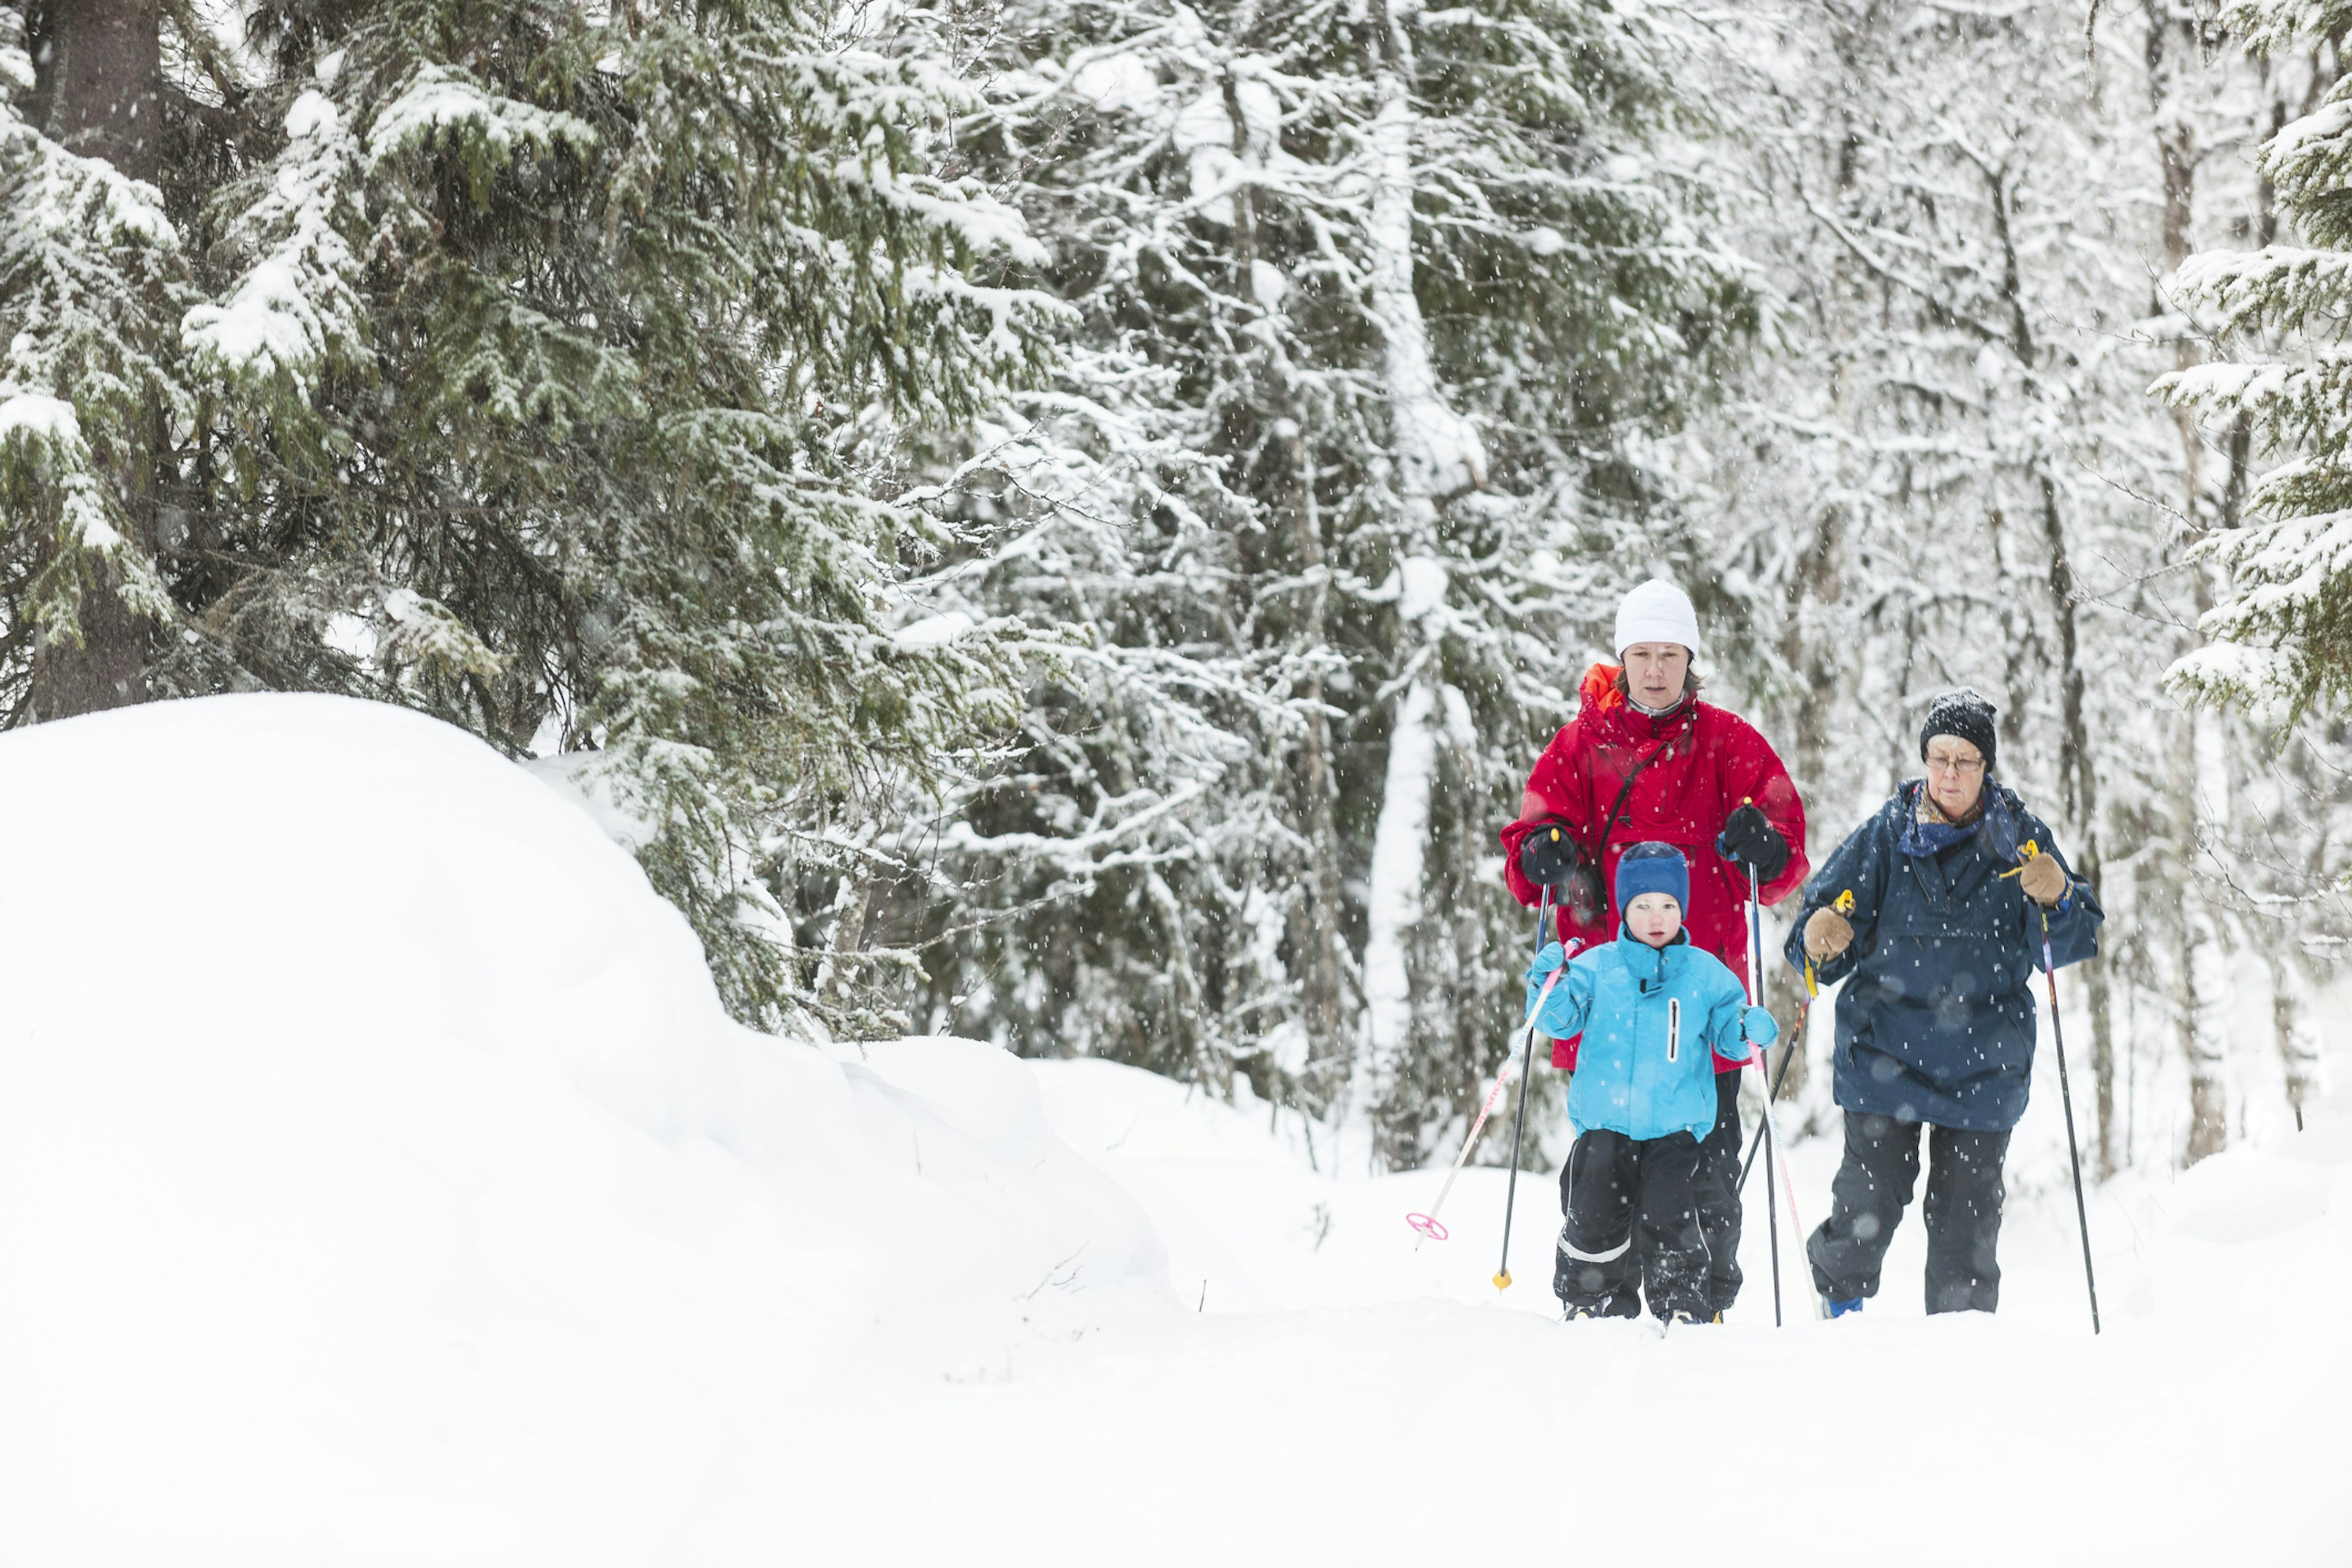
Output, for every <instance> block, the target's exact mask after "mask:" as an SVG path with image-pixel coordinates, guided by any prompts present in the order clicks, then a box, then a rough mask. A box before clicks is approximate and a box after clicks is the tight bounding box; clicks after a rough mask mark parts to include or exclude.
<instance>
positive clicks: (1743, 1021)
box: [1739, 1007, 1780, 1046]
mask: <svg viewBox="0 0 2352 1568" xmlns="http://www.w3.org/2000/svg"><path fill="white" fill-rule="evenodd" d="M1739 1037H1740V1038H1741V1039H1744V1040H1746V1041H1747V1042H1748V1044H1749V1045H1751V1046H1769V1045H1770V1044H1771V1043H1772V1042H1773V1041H1775V1040H1777V1039H1779V1038H1780V1020H1778V1019H1776V1018H1775V1017H1773V1016H1772V1009H1770V1008H1769V1007H1750V1008H1748V1010H1747V1011H1746V1012H1744V1013H1742V1014H1741V1015H1740V1016H1739Z"/></svg>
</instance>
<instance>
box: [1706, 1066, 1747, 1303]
mask: <svg viewBox="0 0 2352 1568" xmlns="http://www.w3.org/2000/svg"><path fill="white" fill-rule="evenodd" d="M1739 1152H1740V1150H1739V1075H1738V1073H1736V1072H1719V1073H1717V1074H1716V1075H1715V1130H1714V1131H1711V1132H1709V1133H1708V1134H1707V1135H1706V1142H1704V1143H1701V1144H1700V1145H1699V1146H1698V1181H1697V1184H1696V1188H1695V1191H1696V1194H1697V1197H1698V1227H1699V1229H1700V1230H1702V1231H1704V1232H1705V1233H1706V1257H1707V1268H1706V1311H1705V1312H1703V1313H1701V1314H1700V1316H1701V1317H1712V1316H1714V1315H1715V1314H1716V1313H1717V1312H1724V1311H1728V1310H1730V1309H1731V1303H1732V1302H1734V1301H1736V1300H1738V1299H1739Z"/></svg>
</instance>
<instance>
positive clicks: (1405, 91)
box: [1349, 3, 1486, 1165]
mask: <svg viewBox="0 0 2352 1568" xmlns="http://www.w3.org/2000/svg"><path fill="white" fill-rule="evenodd" d="M1383 20H1384V24H1385V25H1384V26H1383V28H1382V34H1381V38H1382V48H1383V53H1384V59H1383V64H1382V68H1381V72H1380V76H1379V85H1380V110H1379V112H1378V113H1377V114H1376V115H1375V117H1374V119H1373V121H1372V134H1371V144H1372V157H1373V168H1372V206H1371V221H1370V234H1369V239H1370V247H1369V248H1370V268H1369V271H1370V296H1371V298H1370V304H1371V313H1372V316H1373V319H1374V320H1375V321H1378V322H1379V324H1380V329H1381V338H1382V343H1381V382H1382V389H1383V391H1385V393H1386V394H1387V398H1388V405H1389V407H1388V413H1389V431H1390V435H1389V444H1390V453H1391V459H1392V460H1393V462H1394V465H1395V484H1396V503H1397V527H1396V563H1397V582H1398V584H1399V595H1398V602H1397V610H1398V648H1397V660H1396V663H1397V668H1399V669H1401V670H1402V669H1408V668H1410V669H1412V674H1411V676H1410V677H1409V678H1408V679H1407V680H1406V683H1405V687H1404V690H1403V691H1402V694H1401V696H1400V697H1399V699H1398V701H1397V710H1396V721H1395V723H1394V725H1393V727H1392V728H1391V731H1390V733H1389V756H1388V773H1387V778H1386V781H1385V782H1384V784H1382V787H1381V812H1380V819H1379V822H1378V825H1377V826H1376V827H1375V828H1374V830H1373V836H1372V863H1371V868H1370V889H1369V892H1368V901H1369V910H1368V911H1367V914H1368V919H1367V929H1366V932H1365V942H1364V970H1363V985H1364V1026H1363V1030H1362V1033H1361V1036H1360V1042H1361V1043H1360V1047H1359V1049H1358V1051H1357V1056H1356V1067H1355V1072H1354V1074H1353V1081H1352V1083H1351V1085H1350V1089H1349V1094H1350V1097H1351V1098H1352V1099H1353V1100H1354V1101H1355V1103H1356V1104H1358V1105H1359V1106H1361V1107H1363V1108H1364V1109H1365V1110H1368V1111H1369V1112H1370V1115H1371V1117H1372V1120H1373V1124H1374V1127H1375V1129H1376V1137H1375V1145H1374V1148H1375V1153H1376V1157H1377V1158H1379V1159H1381V1160H1383V1161H1385V1162H1387V1163H1391V1165H1393V1164H1395V1163H1399V1162H1409V1161H1411V1160H1413V1159H1416V1158H1418V1156H1419V1153H1420V1151H1419V1150H1418V1149H1417V1148H1409V1147H1407V1146H1406V1143H1405V1141H1406V1140H1408V1139H1410V1138H1411V1137H1412V1132H1411V1130H1410V1129H1409V1128H1406V1127H1404V1126H1402V1125H1400V1126H1398V1127H1397V1128H1395V1129H1393V1130H1385V1129H1383V1126H1382V1124H1383V1121H1384V1113H1386V1112H1387V1111H1389V1110H1391V1109H1392V1108H1391V1107H1390V1105H1389V1101H1390V1100H1391V1098H1392V1096H1393V1092H1394V1089H1395V1087H1396V1080H1397V1074H1398V1069H1399V1068H1400V1067H1401V1065H1402V1063H1403V1061H1404V1060H1405V1058H1406V1055H1407V1053H1408V1052H1409V1050H1410V1049H1411V1046H1412V1023H1413V995H1412V964H1411V960H1410V954H1409V953H1408V952H1407V951H1406V943H1407V940H1408V938H1409V937H1410V936H1411V935H1412V933H1413V932H1414V931H1416V930H1417V929H1418V928H1419V927H1420V925H1421V923H1422V912H1423V911H1422V907H1421V906H1422V896H1423V877H1422V871H1423V861H1424V857H1425V855H1426V853H1427V848H1428V842H1429V822H1430V795H1431V791H1432V788H1433V785H1434V784H1435V782H1436V778H1437V768H1438V745H1439V726H1440V724H1441V723H1442V722H1443V718H1442V712H1443V710H1444V705H1445V704H1444V695H1443V694H1442V692H1441V688H1442V686H1443V684H1444V671H1443V668H1442V666H1441V660H1440V658H1439V647H1438V643H1439V639H1440V637H1441V635H1442V631H1441V628H1442V623H1443V616H1442V615H1441V614H1440V612H1441V611H1442V610H1443V609H1444V604H1445V595H1446V588H1447V573H1446V569H1445V564H1444V561H1443V560H1442V559H1441V558H1440V556H1439V554H1438V541H1437V506H1438V501H1439V500H1440V499H1441V498H1442V497H1443V496H1445V495H1447V494H1450V493H1452V492H1454V491H1455V490H1458V489H1467V488H1469V487H1471V486H1473V485H1475V484H1477V483H1479V482H1480V481H1481V480H1483V479H1484V478H1485V468H1486V456H1485V453H1484V451H1483V450H1482V449H1481V447H1479V444H1478V438H1477V436H1476V433H1475V431H1473V430H1472V429H1471V428H1470V426H1469V424H1468V422H1467V421H1466V420H1465V419H1464V418H1463V417H1462V416H1460V415H1458V414H1456V413H1455V412H1454V410H1453V409H1452V408H1451V407H1449V406H1448V405H1446V403H1445V401H1444V397H1443V396H1442V395H1440V393H1439V391H1438V386H1437V376H1436V373H1435V371H1434V370H1433V368H1432V366H1431V364H1430V358H1429V333H1428V330H1427V327H1426V325H1425V324H1424V323H1423V320H1422V315H1421V301H1420V300H1419V298H1418V297H1417V296H1416V295H1415V294H1414V292H1413V248H1412V232H1413V211H1412V194H1413V180H1412V153H1413V134H1414V113H1413V109H1412V46H1411V43H1410V40H1409V38H1408V37H1407V35H1406V31H1405V27H1404V23H1403V20H1402V16H1400V15H1399V13H1398V10H1397V7H1396V5H1394V4H1393V3H1391V5H1390V6H1389V8H1388V10H1387V12H1386V14H1385V16H1384V18H1383Z"/></svg>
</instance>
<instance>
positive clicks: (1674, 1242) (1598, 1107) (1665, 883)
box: [1528, 844, 1780, 1322]
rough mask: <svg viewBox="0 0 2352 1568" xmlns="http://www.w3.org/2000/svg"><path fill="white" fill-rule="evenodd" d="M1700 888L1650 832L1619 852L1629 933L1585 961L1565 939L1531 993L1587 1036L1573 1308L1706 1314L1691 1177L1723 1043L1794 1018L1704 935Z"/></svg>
mask: <svg viewBox="0 0 2352 1568" xmlns="http://www.w3.org/2000/svg"><path fill="white" fill-rule="evenodd" d="M1689 899H1690V868H1689V867H1688V866H1687V865H1686V864H1685V862H1684V860H1683V858H1682V852H1681V851H1680V850H1677V849H1676V848H1675V847H1674V846H1672V845H1670V844H1636V845H1634V846H1633V847H1632V848H1630V849H1628V850H1626V851H1625V854H1624V856H1623V858H1622V859H1621V860H1619V862H1618V865H1617V908H1618V909H1619V910H1622V911H1623V914H1624V923H1623V924H1622V926H1621V927H1620V928H1619V930H1618V933H1617V939H1616V940H1615V941H1614V942H1606V943H1604V944H1602V945H1601V946H1599V947H1595V948H1591V949H1588V950H1587V951H1585V952H1580V953H1578V954H1577V955H1576V957H1575V959H1574V960H1573V961H1572V962H1570V961H1567V960H1566V956H1565V954H1564V953H1563V952H1562V951H1561V948H1560V945H1559V943H1558V942H1553V943H1551V944H1549V946H1547V947H1546V948H1545V949H1544V950H1543V952H1540V953H1538V954H1537V955H1536V961H1535V964H1534V966H1533V967H1531V968H1530V969H1529V970H1528V1005H1530V1006H1534V1005H1537V999H1538V996H1541V997H1542V1004H1541V1009H1540V1011H1539V1012H1538V1014H1537V1015H1536V1017H1535V1027H1536V1031H1537V1032H1538V1034H1543V1035H1549V1036H1550V1037H1552V1038H1554V1039H1564V1038H1566V1037H1570V1036H1572V1035H1575V1034H1577V1033H1579V1032H1581V1033H1582V1034H1583V1036H1584V1043H1583V1045H1582V1046H1581V1047H1580V1048H1579V1049H1578V1052H1577V1058H1576V1075H1575V1077H1574V1078H1573V1079H1571V1080H1570V1086H1569V1093H1568V1120H1569V1123H1570V1126H1571V1127H1573V1128H1574V1129H1575V1131H1576V1142H1575V1143H1574V1144H1573V1145H1572V1146H1571V1147H1570V1150H1569V1152H1568V1166H1567V1168H1566V1169H1565V1170H1563V1171H1562V1172H1561V1173H1560V1177H1559V1201H1560V1209H1561V1212H1562V1213H1563V1214H1564V1215H1566V1216H1567V1218H1566V1223H1564V1224H1563V1225H1562V1226H1561V1227H1560V1233H1559V1259H1558V1262H1557V1265H1556V1267H1555V1268H1554V1269H1553V1274H1552V1290H1553V1292H1554V1293H1555V1294H1556V1295H1558V1296H1559V1299H1560V1301H1561V1304H1562V1305H1563V1306H1565V1307H1566V1308H1567V1310H1568V1315H1569V1317H1570V1318H1571V1319H1574V1318H1591V1317H1624V1318H1632V1317H1638V1316H1640V1315H1641V1311H1642V1300H1641V1294H1639V1293H1637V1292H1638V1291H1643V1290H1645V1291H1646V1293H1647V1295H1648V1297H1649V1300H1650V1310H1651V1311H1652V1312H1653V1313H1654V1314H1655V1315H1656V1316H1657V1317H1658V1318H1659V1319H1660V1320H1661V1321H1680V1322H1692V1321H1697V1320H1698V1319H1699V1318H1701V1317H1703V1316H1704V1315H1705V1313H1706V1275H1707V1256H1706V1238H1705V1237H1704V1236H1703V1235H1702V1234H1701V1233H1700V1230H1699V1223H1698V1205H1697V1203H1696V1199H1695V1198H1694V1196H1693V1194H1692V1192H1691V1185H1692V1183H1693V1181H1694V1180H1695V1179H1696V1176H1697V1173H1698V1162H1699V1142H1700V1140H1702V1139H1704V1138H1705V1137H1706V1135H1707V1133H1708V1131H1710V1130H1711V1129H1712V1128H1713V1127H1714V1126H1715V1118H1716V1098H1715V1066H1714V1062H1713V1060H1712V1056H1713V1055H1717V1054H1719V1055H1721V1056H1722V1057H1723V1058H1724V1059H1725V1060H1727V1061H1741V1060H1744V1059H1746V1058H1747V1057H1748V1055H1749V1047H1750V1045H1751V1043H1752V1044H1754V1045H1759V1046H1765V1045H1770V1044H1771V1043H1772V1042H1773V1040H1775V1039H1776V1038H1778V1037H1779V1035H1780V1029H1779V1026H1777V1025H1775V1024H1774V1023H1773V1021H1772V1015H1771V1014H1770V1013H1769V1012H1767V1011H1765V1009H1763V1008H1762V1007H1752V1006H1750V1005H1748V993H1747V991H1746V989H1745V988H1744V987H1743V986H1742V985H1741V984H1740V982H1739V978H1738V976H1737V975H1735V974H1733V973H1731V971H1730V970H1728V969H1727V968H1725V967H1724V965H1723V963H1722V961H1721V960H1720V959H1718V958H1717V957H1716V956H1715V955H1714V954H1713V953H1711V952H1705V951H1703V950H1701V949H1699V948H1696V947H1693V946H1692V945H1691V944H1690V940H1689V938H1688V937H1687V936H1686V935H1685V933H1684V931H1683V929H1682V911H1683V909H1684V907H1685V904H1687V903H1688V901H1689ZM1563 962H1566V963H1567V970H1566V973H1562V974H1561V975H1560V976H1559V980H1558V981H1557V982H1556V983H1555V984H1552V986H1551V989H1550V992H1549V994H1548V995H1546V994H1544V989H1543V988H1544V984H1545V982H1546V981H1547V980H1548V979H1549V978H1550V976H1551V974H1552V972H1553V971H1555V970H1558V969H1559V968H1560V966H1561V964H1562V963H1563Z"/></svg>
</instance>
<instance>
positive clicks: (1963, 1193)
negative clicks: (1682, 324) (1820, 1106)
mask: <svg viewBox="0 0 2352 1568" xmlns="http://www.w3.org/2000/svg"><path fill="white" fill-rule="evenodd" d="M1921 1125H1922V1124H1921V1123H1919V1122H1916V1121H1896V1120H1895V1118H1893V1117H1891V1116H1860V1115H1854V1114H1852V1113H1849V1114H1848V1115H1847V1117H1846V1119H1845V1159H1844V1161H1843V1163H1841V1164H1840V1165H1839V1166H1838V1173H1837V1177H1836V1179H1835V1180H1834V1181H1832V1183H1831V1184H1830V1217H1829V1218H1828V1219H1826V1220H1824V1221H1823V1222H1822V1226H1821V1227H1820V1228H1819V1229H1817V1230H1815V1231H1814V1232H1813V1234H1812V1237H1811V1239H1810V1240H1808V1241H1807V1242H1806V1243H1805V1257H1806V1258H1807V1260H1808V1261H1809V1262H1811V1265H1812V1269H1813V1285H1814V1288H1815V1289H1819V1290H1820V1291H1821V1293H1822V1295H1824V1296H1826V1297H1828V1298H1829V1299H1830V1300H1832V1301H1842V1300H1850V1299H1851V1298H1853V1297H1856V1296H1875V1295H1876V1294H1878V1270H1879V1266H1880V1265H1881V1264H1882V1263H1884V1262H1885V1258H1886V1247H1887V1244H1888V1243H1890V1242H1892V1241H1893V1240H1894V1239H1895V1226H1897V1225H1899V1224H1901V1223H1902V1221H1903V1211H1904V1210H1905V1209H1906V1208H1908V1207H1910V1206H1911V1194H1912V1191H1913V1189H1914V1188H1915V1187H1916V1185H1917V1184H1918V1181H1919V1131H1920V1127H1921ZM2009 1136H2010V1135H2009V1134H2008V1133H2006V1132H1963V1131H1959V1130H1958V1129H1957V1128H1951V1127H1937V1128H1934V1129H1932V1130H1931V1131H1930V1135H1929V1138H1928V1141H1927V1213H1926V1216H1925V1217H1926V1219H1927V1310H1929V1311H1930V1312H1990V1311H1991V1310H1994V1309H1995V1308H1997V1307H1998V1306H2000V1263H1999V1262H1997V1261H1996V1260H1995V1258H1994V1250H1995V1248H1996V1247H1997V1246H1998V1245H1999V1243H2000V1203H2001V1179H2000V1171H2001V1164H2002V1163H2003V1162H2004V1161H2005V1160H2007V1159H2008V1157H2009Z"/></svg>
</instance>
